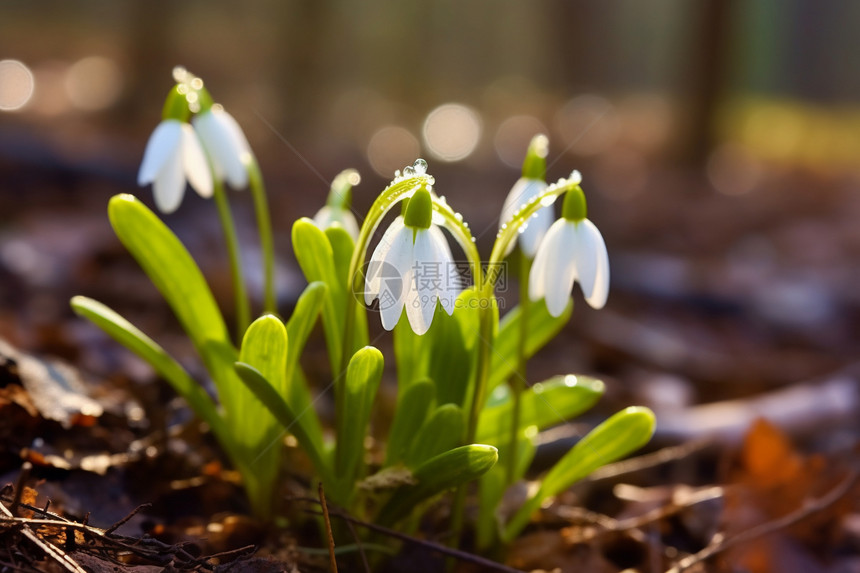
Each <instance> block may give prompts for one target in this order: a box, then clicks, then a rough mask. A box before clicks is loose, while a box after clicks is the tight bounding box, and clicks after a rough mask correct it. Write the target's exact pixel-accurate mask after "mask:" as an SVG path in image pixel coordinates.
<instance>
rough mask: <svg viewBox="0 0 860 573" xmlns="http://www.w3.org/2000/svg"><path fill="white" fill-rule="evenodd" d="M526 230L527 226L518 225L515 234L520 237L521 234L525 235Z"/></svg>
mask: <svg viewBox="0 0 860 573" xmlns="http://www.w3.org/2000/svg"><path fill="white" fill-rule="evenodd" d="M526 228H528V225H527V224H524V225H520V228H519V229H517V233H519V234H520V235H522V234H523V233H525V232H526Z"/></svg>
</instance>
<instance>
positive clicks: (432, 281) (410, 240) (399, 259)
mask: <svg viewBox="0 0 860 573" xmlns="http://www.w3.org/2000/svg"><path fill="white" fill-rule="evenodd" d="M452 268H453V258H452V256H451V249H450V247H449V246H448V242H447V241H446V240H445V236H444V235H443V233H442V231H441V230H440V229H439V227H437V226H436V225H430V226H429V227H428V228H426V229H421V228H416V227H410V226H408V225H406V224H405V223H404V219H403V217H402V216H398V217H397V218H396V219H395V220H394V222H393V223H392V224H391V226H390V227H388V229H387V230H386V231H385V234H384V235H383V237H382V240H381V241H380V242H379V245H377V247H376V249H375V250H374V251H373V255H372V256H371V257H370V263H369V265H368V273H367V279H366V280H367V282H366V286H365V293H364V300H365V302H366V303H367V304H368V305H369V304H370V303H372V302H373V300H374V299H377V298H378V299H379V310H380V314H381V315H382V327H383V328H385V330H392V329H393V328H394V326H395V325H396V324H397V322H398V321H399V320H400V315H401V313H402V312H403V307H404V306H405V307H406V317H407V318H408V319H409V325H410V326H411V327H412V330H413V331H414V332H415V334H418V335H422V334H424V333H425V332H427V329H429V328H430V324H431V322H432V321H433V313H434V312H435V310H436V301H437V300H438V301H439V302H440V303H441V304H442V308H444V309H445V312H447V313H448V314H449V315H450V314H451V313H453V312H454V301H455V300H456V298H457V295H458V294H459V290H460V289H459V285H457V286H452V285H450V284H449V282H448V280H449V271H450V270H451V269H452Z"/></svg>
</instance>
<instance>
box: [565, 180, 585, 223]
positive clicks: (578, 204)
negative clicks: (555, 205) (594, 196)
mask: <svg viewBox="0 0 860 573" xmlns="http://www.w3.org/2000/svg"><path fill="white" fill-rule="evenodd" d="M561 216H562V217H564V218H565V219H567V220H568V221H572V222H574V223H575V222H577V221H582V220H583V219H585V218H586V217H587V216H588V208H587V206H586V202H585V193H583V192H582V188H581V187H580V186H579V185H576V186H574V187H573V188H572V189H570V191H568V192H567V193H565V195H564V203H563V204H562V206H561Z"/></svg>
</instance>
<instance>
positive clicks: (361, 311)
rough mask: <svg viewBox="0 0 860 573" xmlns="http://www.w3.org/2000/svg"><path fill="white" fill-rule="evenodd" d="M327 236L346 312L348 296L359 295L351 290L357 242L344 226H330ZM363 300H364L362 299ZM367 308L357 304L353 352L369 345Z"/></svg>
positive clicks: (326, 232)
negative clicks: (351, 263)
mask: <svg viewBox="0 0 860 573" xmlns="http://www.w3.org/2000/svg"><path fill="white" fill-rule="evenodd" d="M325 236H326V238H327V239H328V242H329V244H330V245H331V250H332V255H333V256H332V260H333V262H334V271H335V275H336V276H337V280H338V284H339V285H340V286H341V288H343V289H344V307H343V312H344V313H345V312H346V297H349V296H357V295H355V294H354V293H351V292H350V291H349V288H350V285H351V284H352V282H351V281H350V280H349V278H350V277H349V263H350V261H351V259H352V252H353V251H354V250H355V242H354V241H353V240H352V237H351V236H350V234H349V232H347V230H346V229H344V228H343V227H340V226H337V227H329V228H328V229H326V230H325ZM362 302H363V301H362ZM367 341H368V338H367V310H366V309H365V307H364V304H357V305H355V328H354V329H353V348H352V349H353V352H354V351H356V350H358V349H359V348H362V347H364V346H367Z"/></svg>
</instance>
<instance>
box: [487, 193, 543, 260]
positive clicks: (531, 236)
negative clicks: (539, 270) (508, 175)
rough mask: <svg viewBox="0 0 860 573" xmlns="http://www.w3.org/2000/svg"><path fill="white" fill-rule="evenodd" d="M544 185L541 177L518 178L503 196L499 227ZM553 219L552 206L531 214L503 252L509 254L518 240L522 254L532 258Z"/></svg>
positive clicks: (535, 195) (536, 194)
mask: <svg viewBox="0 0 860 573" xmlns="http://www.w3.org/2000/svg"><path fill="white" fill-rule="evenodd" d="M546 187H547V185H546V182H545V181H542V180H541V179H529V178H526V177H521V178H520V179H518V180H517V182H516V183H514V186H513V187H512V188H511V191H510V193H508V196H507V198H505V203H504V205H503V206H502V215H501V217H500V218H499V226H500V227H501V225H504V224H506V223H507V222H508V221H510V220H511V217H513V216H514V213H516V212H517V211H519V210H520V208H521V207H522V206H523V205H525V204H526V203H528V202H529V201H531V200H532V199H533V198H535V197H537V196H538V195H540V194H541V192H543V190H544V189H546ZM553 219H554V214H553V210H552V207H544V208H542V209H540V210H538V212H537V213H535V214H534V215H532V217H531V218H530V219H529V220H528V223H527V226H526V228H525V229H523V231H522V232H521V233H519V235H518V236H517V239H516V241H511V243H510V245H509V246H508V249H507V252H506V253H505V254H506V255H507V254H510V252H511V251H512V250H513V249H514V245H516V243H517V242H519V244H520V249H522V251H523V254H525V255H526V256H527V257H528V258H530V259H533V258H534V256H535V253H536V252H537V249H538V245H540V242H541V240H542V239H543V238H544V235H546V232H547V230H548V229H549V227H550V225H552V221H553Z"/></svg>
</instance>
